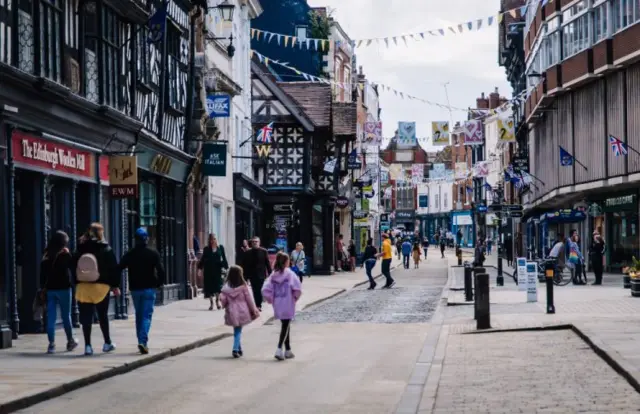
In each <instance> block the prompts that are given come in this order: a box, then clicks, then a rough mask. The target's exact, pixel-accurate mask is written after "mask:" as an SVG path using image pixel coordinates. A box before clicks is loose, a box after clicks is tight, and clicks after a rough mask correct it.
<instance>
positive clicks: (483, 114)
mask: <svg viewBox="0 0 640 414" xmlns="http://www.w3.org/2000/svg"><path fill="white" fill-rule="evenodd" d="M249 53H250V59H253V57H254V56H256V57H257V58H258V60H259V61H260V62H261V63H263V64H264V65H265V66H269V65H271V64H275V65H278V66H280V67H283V68H286V69H288V70H290V71H292V72H293V73H295V76H297V77H299V78H301V79H304V80H306V81H309V82H319V83H324V84H326V85H333V86H335V87H338V88H341V89H350V88H352V87H353V86H356V87H358V88H360V90H363V89H364V84H362V83H360V82H336V81H333V80H331V79H327V78H324V77H319V76H315V75H311V74H309V73H305V72H302V71H301V70H299V69H297V68H295V67H293V66H290V65H289V64H287V63H282V62H279V61H278V60H275V59H271V58H269V57H267V56H265V55H263V54H261V53H259V52H257V51H255V50H251V51H250V52H249ZM367 82H368V81H367ZM371 84H372V85H373V86H377V87H378V88H380V90H381V91H382V92H389V93H393V94H394V95H395V96H398V97H400V98H401V99H408V100H413V101H417V102H421V103H424V104H427V105H431V106H436V107H438V108H442V109H447V110H454V111H461V112H467V113H469V112H470V111H471V112H473V113H476V114H480V115H476V116H474V117H472V118H470V119H484V118H486V117H488V116H492V115H496V114H500V113H502V112H504V111H505V110H506V109H507V107H508V106H509V105H510V104H512V103H513V102H515V101H525V100H526V99H527V98H528V97H529V95H530V94H531V93H532V92H533V90H534V89H535V86H532V87H531V88H529V89H527V90H525V91H523V92H521V93H520V94H518V95H516V96H515V97H513V98H511V99H508V100H507V101H505V102H504V103H503V104H502V105H500V106H498V107H497V108H494V109H470V108H458V107H455V106H450V105H447V104H441V103H438V102H433V101H430V100H427V99H423V98H419V97H417V96H414V95H411V94H408V93H405V92H402V91H399V90H397V89H395V88H392V87H390V86H388V85H385V84H382V83H375V82H373V83H371Z"/></svg>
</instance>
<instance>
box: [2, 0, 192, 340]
mask: <svg viewBox="0 0 640 414" xmlns="http://www.w3.org/2000/svg"><path fill="white" fill-rule="evenodd" d="M193 9H194V5H193V4H191V3H189V2H188V1H186V0H170V1H169V2H168V4H167V6H166V13H164V12H163V10H164V6H163V3H161V2H157V3H156V2H155V1H153V0H17V1H16V0H0V161H1V164H0V167H2V168H0V212H2V213H3V214H2V220H1V221H0V229H1V230H3V231H2V237H3V238H4V239H3V240H2V241H1V242H0V248H1V250H0V254H1V255H2V256H3V257H5V258H7V260H4V261H2V263H1V264H0V333H3V332H6V330H3V329H4V328H3V327H5V326H6V325H8V326H9V327H10V328H11V330H12V331H13V332H12V334H13V337H14V338H15V337H17V334H18V333H19V332H33V331H37V330H40V329H41V328H42V324H41V321H35V320H34V318H33V311H32V303H33V299H34V297H35V295H36V291H37V289H38V288H39V268H38V264H39V261H40V258H41V257H42V254H43V250H44V248H45V245H46V242H47V240H48V238H49V237H50V236H51V235H52V233H53V232H55V231H56V230H63V231H65V232H66V233H67V234H68V235H69V238H70V244H71V246H70V247H71V248H75V247H76V242H77V240H78V237H79V236H80V234H81V233H82V232H83V231H85V230H86V229H87V228H88V226H89V225H90V224H91V223H92V222H96V221H98V222H101V223H102V224H103V225H104V227H105V235H106V238H107V240H108V241H109V243H110V244H111V245H112V246H113V248H114V250H115V252H116V254H117V255H118V256H120V255H122V254H123V253H124V252H125V251H126V249H128V248H129V247H131V244H132V241H133V233H134V231H135V229H136V228H137V227H145V228H146V229H147V231H148V233H149V235H150V244H151V245H152V246H153V247H155V248H156V249H158V251H159V252H160V253H161V256H162V260H163V264H164V265H165V267H166V270H167V277H168V280H167V286H166V287H165V289H163V290H161V291H159V295H158V302H166V301H169V300H173V299H178V298H180V297H182V295H183V291H184V279H185V271H186V229H185V223H184V217H185V196H184V182H185V180H186V178H187V176H188V174H189V169H190V167H191V164H192V160H193V157H191V156H189V155H187V153H186V152H185V149H186V145H187V142H188V140H189V134H188V131H187V129H188V128H186V122H185V120H186V119H188V116H189V114H188V112H189V111H190V110H191V108H190V106H192V105H189V101H190V100H191V99H192V93H191V92H190V91H191V90H192V89H193V88H189V84H188V74H189V72H190V65H191V64H192V59H191V58H190V53H189V51H190V47H189V46H190V41H192V39H191V36H190V33H191V30H190V28H191V25H192V24H193V22H192V19H191V18H190V17H189V13H190V12H191V11H192V10H193ZM157 10H160V11H161V12H160V13H159V14H156V11H157ZM152 16H154V17H155V20H154V21H155V22H158V21H161V22H162V23H163V24H162V25H160V26H162V30H161V31H160V32H161V34H160V35H158V33H155V32H154V33H151V32H150V25H149V20H150V18H151V17H152ZM132 152H133V153H135V154H136V155H137V163H138V169H139V171H138V180H139V188H138V190H139V191H138V197H137V198H129V199H126V200H114V199H111V198H110V194H109V190H108V183H109V181H108V172H109V165H108V164H109V156H110V155H113V154H116V153H121V154H122V155H125V154H131V153H132ZM126 281H127V279H126V276H123V287H125V288H126ZM123 290H124V291H126V289H123ZM5 297H7V298H8V314H7V315H3V313H4V312H3V311H4V309H6V308H7V306H5V305H4V304H3V300H4V298H5ZM112 302H113V306H112V313H113V316H114V317H116V318H126V317H127V315H128V305H129V301H128V299H127V298H126V296H124V295H123V297H121V298H118V299H115V298H113V300H112ZM72 315H73V321H74V323H77V317H78V312H77V306H76V304H75V303H74V305H73V311H72ZM3 338H4V334H3ZM0 344H1V345H6V342H5V341H4V340H3V341H1V342H0Z"/></svg>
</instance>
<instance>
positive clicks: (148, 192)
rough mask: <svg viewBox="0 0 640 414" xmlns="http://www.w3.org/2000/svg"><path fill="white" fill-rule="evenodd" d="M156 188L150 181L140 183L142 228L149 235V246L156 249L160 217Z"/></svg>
mask: <svg viewBox="0 0 640 414" xmlns="http://www.w3.org/2000/svg"><path fill="white" fill-rule="evenodd" d="M156 206H157V204H156V186H155V184H153V183H151V182H149V181H143V182H142V183H140V227H144V228H145V229H147V233H149V246H150V247H153V248H156V244H157V235H158V230H157V227H158V222H157V220H158V217H157V214H156Z"/></svg>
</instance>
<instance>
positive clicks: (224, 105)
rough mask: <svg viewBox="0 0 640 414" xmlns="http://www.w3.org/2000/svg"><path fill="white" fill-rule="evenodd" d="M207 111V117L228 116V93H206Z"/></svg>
mask: <svg viewBox="0 0 640 414" xmlns="http://www.w3.org/2000/svg"><path fill="white" fill-rule="evenodd" d="M207 113H208V114H209V118H229V116H230V115H231V97H230V96H229V95H207Z"/></svg>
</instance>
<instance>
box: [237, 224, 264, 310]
mask: <svg viewBox="0 0 640 414" xmlns="http://www.w3.org/2000/svg"><path fill="white" fill-rule="evenodd" d="M242 269H243V270H244V277H245V279H246V280H248V281H249V282H250V283H251V290H252V291H253V300H254V301H255V302H256V306H257V307H258V309H259V310H262V285H264V280H265V279H266V278H267V276H268V275H270V274H271V262H270V261H269V252H267V250H266V249H265V248H263V247H260V239H259V238H258V237H254V238H253V239H252V240H251V248H250V249H249V250H247V251H246V252H244V254H243V255H242Z"/></svg>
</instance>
